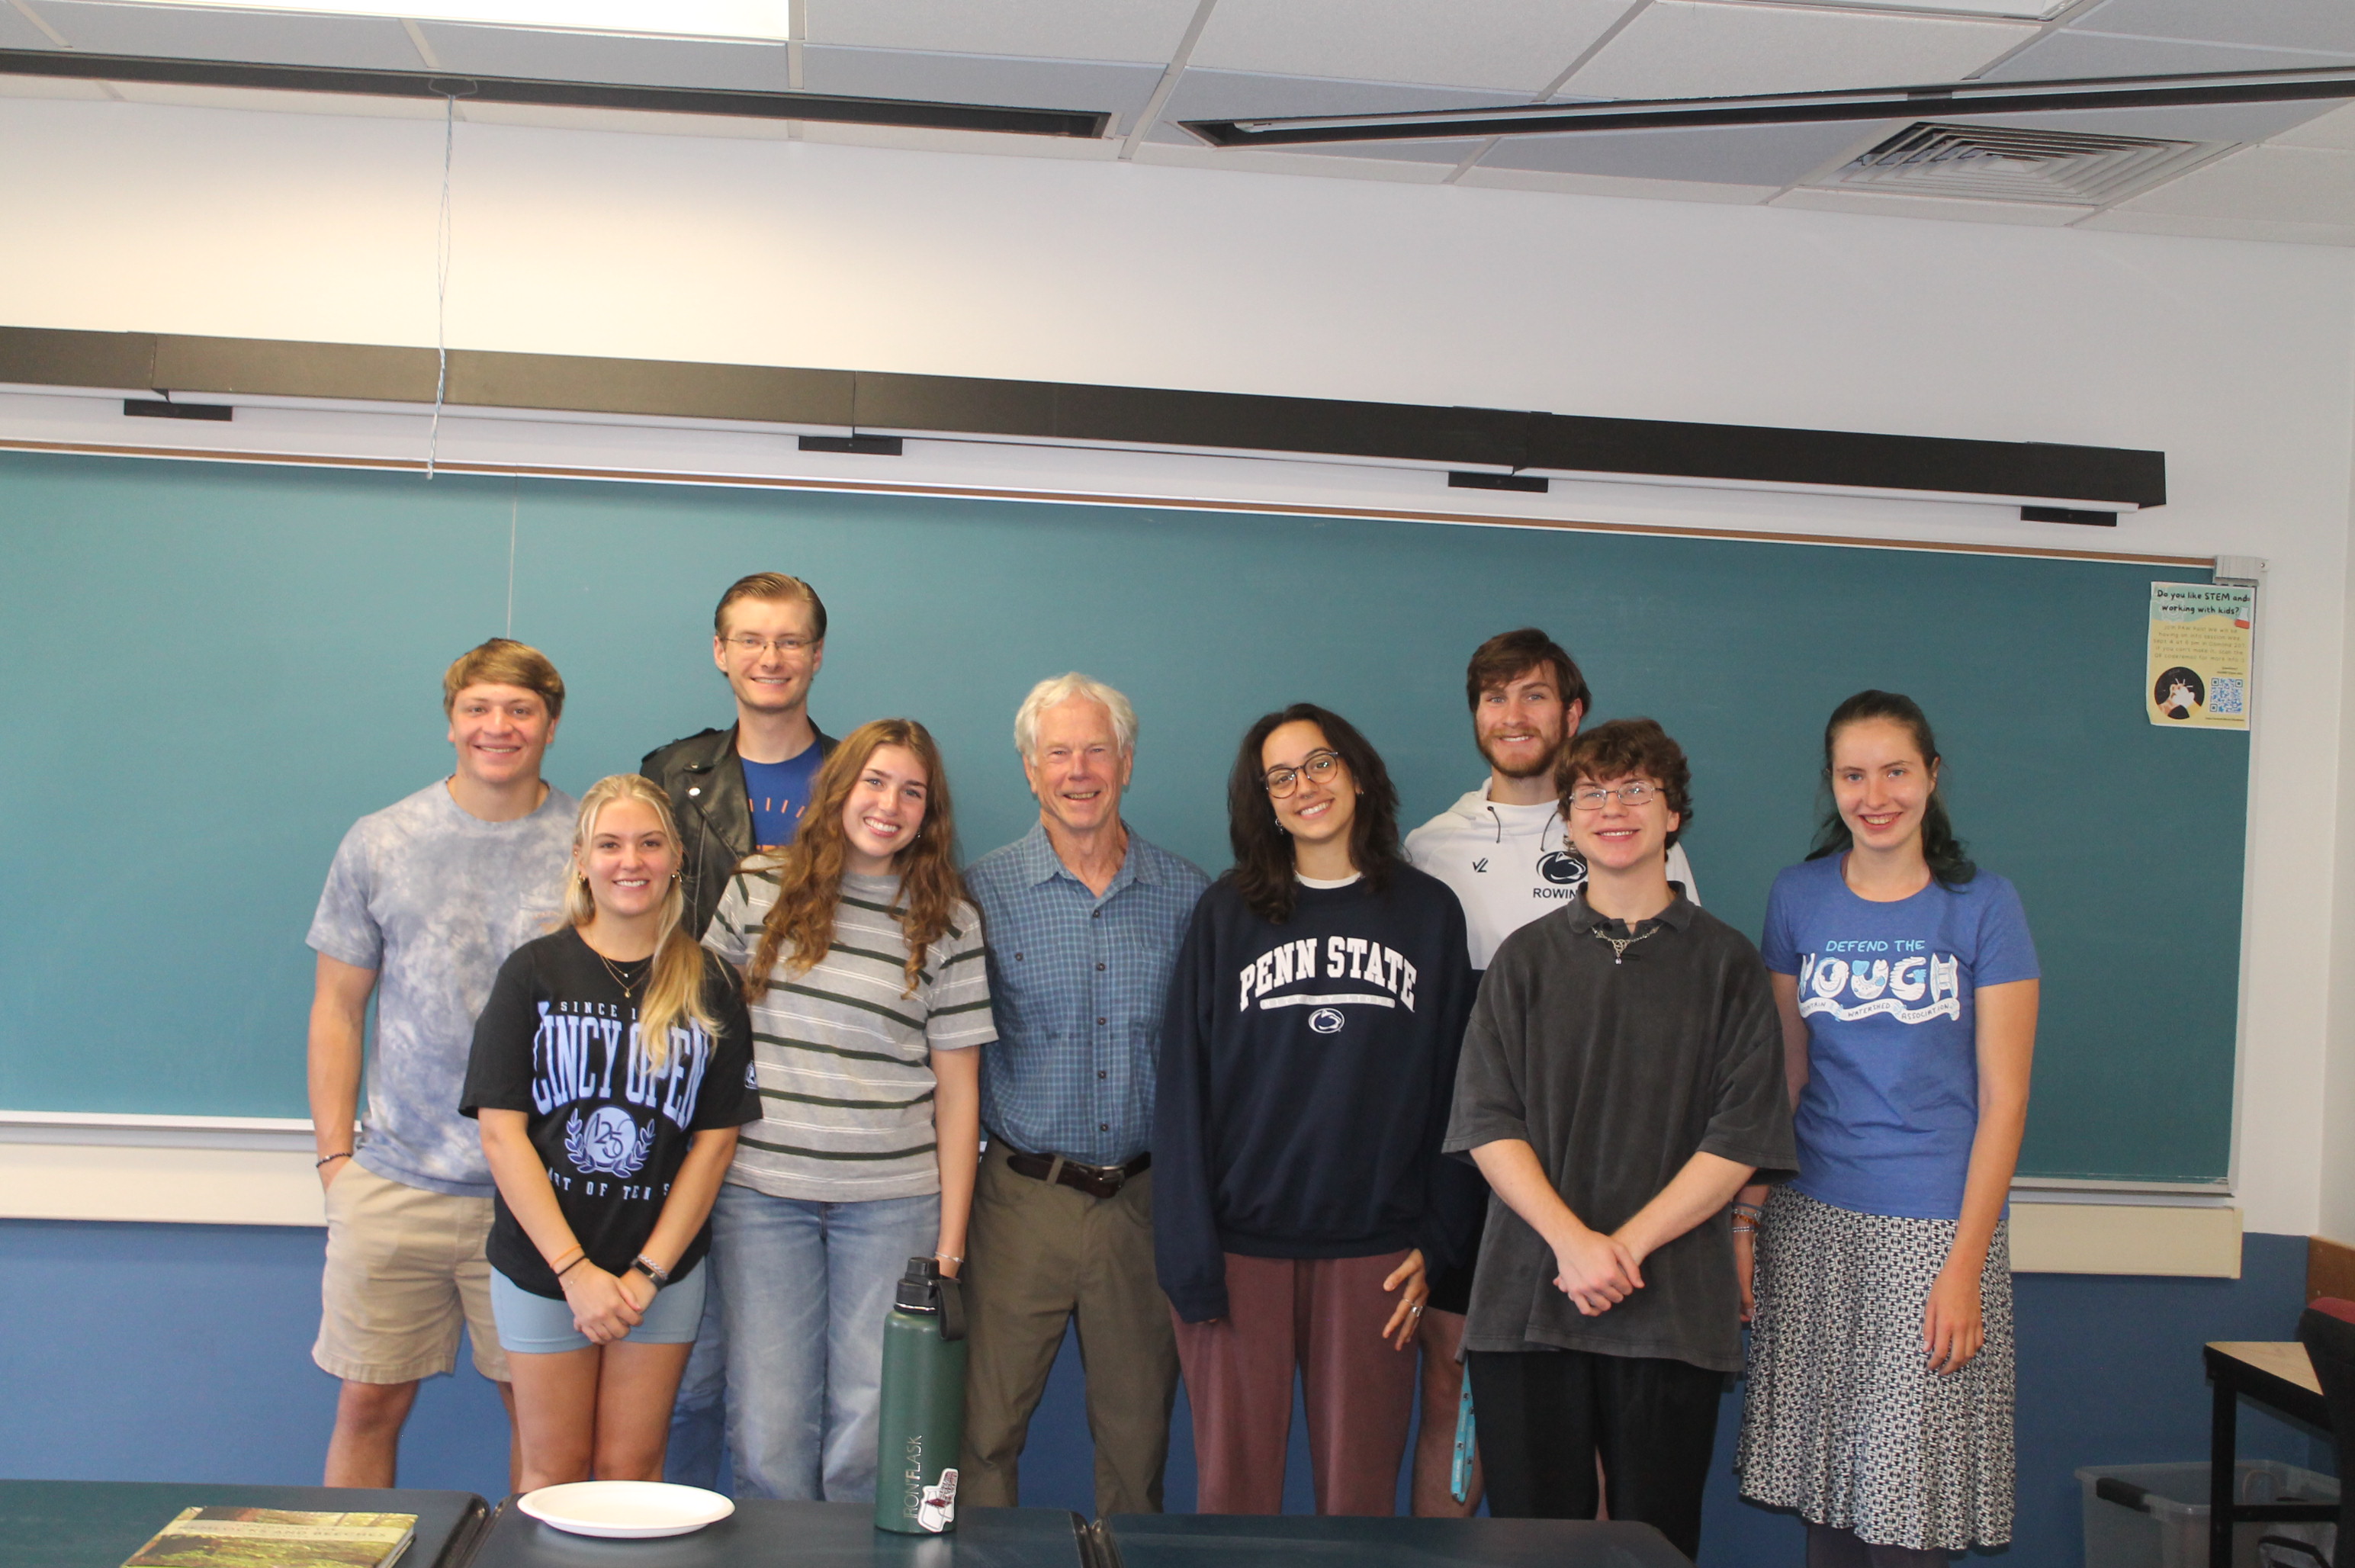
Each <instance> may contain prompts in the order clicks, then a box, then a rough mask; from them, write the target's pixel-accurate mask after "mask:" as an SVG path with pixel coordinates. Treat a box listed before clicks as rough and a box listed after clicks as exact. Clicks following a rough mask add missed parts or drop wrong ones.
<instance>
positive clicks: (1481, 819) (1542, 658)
mask: <svg viewBox="0 0 2355 1568" xmlns="http://www.w3.org/2000/svg"><path fill="white" fill-rule="evenodd" d="M1464 693H1465V698H1466V699H1468V700H1469V701H1470V703H1471V705H1472V739H1473V741H1474V743H1475V744H1476V745H1477V746H1478V747H1479V748H1480V754H1481V756H1483V757H1485V758H1486V759H1487V763H1488V779H1487V783H1486V784H1482V785H1480V787H1478V788H1477V789H1475V790H1472V791H1470V792H1468V793H1467V794H1465V795H1464V797H1463V798H1462V799H1460V800H1458V801H1457V802H1456V803H1455V805H1451V806H1449V807H1448V808H1447V809H1446V810H1445V811H1443V812H1441V813H1440V814H1439V815H1438V816H1434V817H1433V818H1432V819H1431V820H1430V821H1428V822H1426V823H1424V824H1423V826H1422V827H1418V828H1416V829H1415V830H1414V831H1413V832H1412V833H1410V834H1408V835H1407V838H1406V858H1407V859H1408V860H1410V861H1412V863H1413V864H1414V865H1415V867H1416V868H1417V869H1422V870H1425V871H1428V872H1430V873H1431V874H1432V875H1433V876H1434V877H1437V878H1438V879H1439V880H1441V881H1443V882H1445V883H1446V884H1447V885H1448V886H1449V887H1451V888H1454V889H1455V896H1456V897H1457V898H1458V899H1460V900H1462V901H1463V904H1464V922H1465V927H1466V930H1467V933H1468V934H1469V936H1470V941H1471V948H1472V967H1473V968H1474V969H1476V970H1477V969H1486V968H1487V967H1488V960H1489V958H1490V957H1491V956H1493V955H1495V953H1496V951H1497V944H1499V943H1501V942H1503V941H1504V940H1505V938H1506V937H1508V936H1509V935H1511V934H1512V933H1514V932H1516V931H1518V930H1519V929H1520V928H1521V927H1522V926H1524V925H1527V924H1528V923H1529V922H1531V921H1533V920H1535V919H1537V918H1538V917H1539V916H1540V915H1541V914H1548V913H1550V912H1552V911H1554V910H1557V909H1560V908H1561V907H1562V906H1563V905H1565V904H1567V903H1569V902H1570V901H1571V900H1572V899H1574V898H1576V897H1577V896H1578V894H1579V891H1580V890H1581V889H1582V888H1584V887H1585V886H1586V861H1585V860H1584V859H1583V858H1582V857H1581V856H1580V854H1579V852H1578V850H1577V849H1576V848H1575V847H1573V846H1572V844H1571V842H1570V837H1569V834H1568V833H1567V832H1566V831H1565V829H1564V824H1563V822H1562V819H1561V788H1560V786H1559V785H1558V784H1556V783H1555V782H1554V764H1555V763H1557V762H1559V761H1560V760H1561V754H1562V750H1563V748H1564V747H1566V746H1567V745H1569V743H1570V738H1571V737H1572V735H1575V734H1577V733H1578V726H1579V722H1580V720H1583V719H1584V718H1585V717H1586V714H1587V710H1588V708H1589V706H1590V705H1591V704H1592V702H1593V693H1592V692H1590V691H1589V690H1588V689H1587V687H1586V677H1584V676H1583V675H1582V674H1580V673H1579V669H1578V664H1577V661H1576V660H1574V659H1572V657H1571V656H1570V655H1569V654H1568V653H1566V652H1564V651H1563V649H1562V647H1561V644H1559V643H1557V642H1555V641H1554V640H1553V639H1552V638H1551V637H1549V636H1547V635H1545V634H1544V633H1543V632H1540V631H1539V630H1538V629H1537V628H1536V627H1534V626H1524V627H1522V628H1521V629H1520V630H1518V631H1515V632H1502V633H1499V634H1497V635H1496V636H1493V637H1491V638H1489V639H1488V640H1487V642H1485V643H1482V644H1481V645H1479V647H1478V648H1476V649H1475V650H1474V651H1473V654H1472V663H1471V665H1470V667H1468V668H1466V669H1465V674H1464ZM1668 880H1670V881H1671V882H1676V883H1679V884H1681V885H1682V887H1683V888H1684V892H1685V896H1686V897H1687V898H1689V899H1690V900H1692V901H1693V902H1695V903H1699V902H1700V896H1699V894H1697V893H1696V892H1695V891H1694V890H1693V876H1692V868H1691V867H1690V866H1689V865H1688V864H1686V862H1685V852H1684V848H1683V847H1682V846H1680V845H1678V846H1671V847H1670V848H1669V850H1668ZM1476 1250H1477V1249H1476V1248H1474V1249H1471V1250H1470V1251H1467V1253H1466V1255H1467V1256H1469V1255H1471V1253H1472V1252H1476ZM1471 1293H1472V1277H1471V1270H1470V1269H1469V1268H1465V1269H1463V1270H1460V1271H1451V1272H1450V1273H1449V1274H1448V1275H1442V1276H1440V1277H1438V1278H1435V1279H1433V1281H1432V1282H1431V1299H1430V1302H1429V1312H1428V1314H1427V1315H1426V1316H1425V1317H1424V1319H1423V1335H1422V1339H1423V1425H1422V1429H1421V1435H1420V1436H1419V1437H1418V1438H1417V1439H1416V1442H1415V1449H1414V1511H1415V1513H1416V1514H1417V1515H1419V1516H1423V1517H1426V1518H1428V1517H1432V1516H1434V1515H1435V1516H1442V1517H1444V1516H1450V1515H1459V1514H1470V1513H1473V1512H1475V1511H1476V1510H1477V1509H1478V1508H1479V1505H1480V1487H1479V1480H1478V1476H1477V1472H1475V1474H1474V1478H1473V1482H1472V1485H1471V1487H1470V1488H1468V1490H1467V1493H1466V1500H1465V1501H1464V1502H1461V1503H1459V1502H1457V1501H1455V1498H1454V1494H1453V1491H1452V1489H1451V1486H1450V1470H1451V1461H1452V1459H1453V1456H1454V1455H1453V1440H1454V1436H1455V1428H1456V1404H1457V1402H1458V1400H1459V1399H1460V1398H1461V1397H1462V1391H1463V1386H1464V1385H1463V1378H1464V1372H1463V1368H1462V1367H1461V1366H1460V1365H1459V1364H1458V1363H1457V1361H1456V1359H1455V1351H1456V1347H1457V1346H1458V1345H1459V1344H1461V1343H1462V1341H1463V1337H1464V1313H1465V1308H1466V1307H1468V1306H1469V1305H1470V1304H1471Z"/></svg>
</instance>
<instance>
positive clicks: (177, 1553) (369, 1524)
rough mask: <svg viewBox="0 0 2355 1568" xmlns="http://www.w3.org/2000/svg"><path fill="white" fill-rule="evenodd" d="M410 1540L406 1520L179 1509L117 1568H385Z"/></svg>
mask: <svg viewBox="0 0 2355 1568" xmlns="http://www.w3.org/2000/svg"><path fill="white" fill-rule="evenodd" d="M416 1534H417V1516H416V1515H415V1514H413V1513H313V1512H307V1511H304V1510H302V1509H279V1508H190V1509H181V1510H180V1513H179V1517H177V1518H176V1519H175V1520H172V1522H171V1523H169V1524H167V1525H165V1527H164V1528H163V1529H162V1530H160V1531H156V1532H155V1539H154V1540H152V1541H149V1542H148V1543H147V1544H146V1545H144V1546H143V1547H141V1548H140V1549H139V1550H138V1551H137V1552H134V1553H133V1554H132V1556H131V1558H130V1560H129V1561H127V1562H125V1563H123V1568H389V1564H390V1563H392V1561H393V1559H395V1558H397V1557H399V1556H400V1554H401V1553H402V1552H405V1551H407V1550H408V1547H409V1543H410V1541H411V1540H413V1539H414V1538H415V1537H416Z"/></svg>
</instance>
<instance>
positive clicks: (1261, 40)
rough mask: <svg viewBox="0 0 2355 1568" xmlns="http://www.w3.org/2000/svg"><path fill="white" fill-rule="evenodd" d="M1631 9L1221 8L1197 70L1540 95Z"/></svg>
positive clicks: (1239, 0) (1569, 5)
mask: <svg viewBox="0 0 2355 1568" xmlns="http://www.w3.org/2000/svg"><path fill="white" fill-rule="evenodd" d="M1631 3H1632V0H1452V3H1451V4H1447V5H1433V4H1431V0H1220V5H1219V7H1218V9H1216V10H1215V11H1213V12H1211V13H1210V20H1209V26H1207V27H1204V28H1203V29H1202V37H1201V39H1200V40H1199V42H1198V43H1196V45H1195V46H1194V53H1193V55H1192V57H1191V63H1193V64H1195V65H1199V66H1204V67H1209V68H1211V69H1223V70H1236V71H1256V72H1263V73H1265V74H1269V75H1275V76H1333V77H1343V78H1347V79H1350V80H1359V81H1410V82H1421V83H1424V84H1427V85H1430V86H1433V87H1486V88H1494V89H1497V90H1499V91H1513V92H1520V93H1534V92H1539V91H1543V90H1544V88H1545V87H1546V85H1547V84H1548V83H1550V82H1551V81H1552V80H1553V79H1554V78H1555V77H1556V76H1558V75H1560V74H1561V71H1562V70H1563V69H1565V68H1567V67H1568V66H1569V65H1570V63H1571V62H1572V60H1574V59H1577V58H1578V55H1579V52H1580V51H1581V50H1582V49H1584V48H1586V47H1587V46H1588V45H1590V44H1592V43H1593V41H1594V40H1595V39H1596V38H1598V37H1602V35H1603V33H1604V30H1605V29H1606V28H1608V27H1610V26H1611V24H1612V23H1614V22H1615V21H1617V20H1618V19H1619V18H1620V17H1621V16H1624V15H1625V13H1626V11H1627V8H1628V6H1629V5H1630V4H1631Z"/></svg>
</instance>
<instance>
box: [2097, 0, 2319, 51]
mask: <svg viewBox="0 0 2355 1568" xmlns="http://www.w3.org/2000/svg"><path fill="white" fill-rule="evenodd" d="M2076 23H2077V25H2078V26H2081V27H2086V28H2089V29H2091V30H2093V31H2095V32H2103V33H2138V34H2141V35H2143V36H2145V37H2158V38H2204V39H2207V40H2208V41H2210V42H2211V43H2220V44H2252V45H2269V46H2271V47H2273V48H2285V49H2325V50H2328V51H2330V52H2332V53H2335V54H2355V5H2348V4H2347V0H2109V3H2108V4H2107V5H2097V6H2095V7H2094V9H2093V10H2091V11H2089V12H2087V13H2086V14H2085V15H2084V16H2080V17H2078V18H2077V19H2076Z"/></svg>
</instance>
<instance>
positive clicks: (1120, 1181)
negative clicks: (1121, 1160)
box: [1095, 1165, 1128, 1198]
mask: <svg viewBox="0 0 2355 1568" xmlns="http://www.w3.org/2000/svg"><path fill="white" fill-rule="evenodd" d="M1095 1174H1096V1179H1097V1180H1099V1181H1101V1182H1103V1187H1104V1196H1105V1197H1107V1198H1109V1197H1111V1196H1112V1195H1113V1194H1114V1193H1115V1192H1118V1191H1119V1190H1120V1189H1122V1188H1123V1187H1125V1186H1126V1185H1128V1172H1127V1171H1126V1170H1124V1169H1123V1168H1121V1167H1119V1166H1117V1165H1107V1166H1104V1167H1102V1168H1099V1169H1098V1170H1097V1171H1096V1173H1095Z"/></svg>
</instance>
